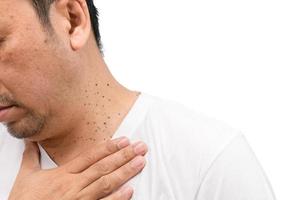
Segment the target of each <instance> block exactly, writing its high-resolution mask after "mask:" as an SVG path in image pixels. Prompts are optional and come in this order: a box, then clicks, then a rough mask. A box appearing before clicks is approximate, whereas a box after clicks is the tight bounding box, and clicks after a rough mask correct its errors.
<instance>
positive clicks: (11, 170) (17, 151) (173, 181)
mask: <svg viewBox="0 0 300 200" xmlns="http://www.w3.org/2000/svg"><path fill="white" fill-rule="evenodd" d="M0 132H1V133H0V199H1V200H4V199H7V197H8V194H9V191H10V189H11V187H12V185H13V182H14V179H15V177H16V175H17V172H18V170H19V167H20V162H21V158H22V153H23V150H24V144H23V142H22V141H21V140H18V139H15V138H13V137H11V136H10V135H9V134H8V133H6V130H5V129H4V127H3V126H2V127H1V126H0ZM120 136H127V137H128V138H130V139H131V141H137V140H142V141H144V142H145V143H147V145H148V148H149V151H148V153H147V155H146V160H147V165H146V167H145V168H144V170H143V171H142V172H141V173H140V174H139V175H137V176H136V177H134V178H133V179H132V180H130V181H129V182H128V183H127V184H129V185H131V186H132V187H133V188H134V196H133V198H132V199H134V200H274V199H275V197H274V194H273V191H272V188H271V186H270V184H269V182H268V179H267V178H266V176H265V173H264V171H263V169H262V168H261V166H260V164H259V162H258V160H257V158H256V156H255V154H254V153H253V151H252V149H251V148H250V147H249V145H248V143H247V140H246V139H245V136H244V135H243V134H242V133H241V132H240V131H239V130H235V129H233V128H231V127H230V126H228V125H227V124H225V123H223V122H222V121H218V120H216V119H214V118H209V117H207V116H205V115H203V114H201V113H196V112H194V111H192V110H190V109H189V108H186V107H185V106H183V105H181V104H179V103H177V102H174V101H170V100H165V99H162V98H158V97H154V96H152V95H149V94H145V93H142V94H141V95H140V96H139V97H138V99H137V101H136V102H135V104H134V105H133V107H132V109H131V110H130V111H129V113H128V114H127V116H126V117H125V119H124V120H123V122H122V123H121V125H120V126H119V128H118V129H117V131H116V132H115V134H114V138H116V137H120ZM40 149H41V158H42V159H41V162H42V168H43V169H46V168H54V167H56V164H55V163H54V162H53V161H52V160H51V159H50V157H49V156H48V155H47V153H46V152H45V151H44V150H43V149H42V147H40Z"/></svg>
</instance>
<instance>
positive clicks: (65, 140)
mask: <svg viewBox="0 0 300 200" xmlns="http://www.w3.org/2000/svg"><path fill="white" fill-rule="evenodd" d="M89 70H90V72H89V73H87V75H88V76H86V77H87V79H86V80H87V81H85V84H83V85H82V87H81V89H79V90H81V94H80V95H79V96H80V99H78V102H80V104H79V103H78V104H77V105H81V107H80V108H79V109H80V113H81V114H80V115H81V116H80V118H79V119H77V120H76V121H75V123H74V122H72V125H71V126H72V128H71V129H67V130H69V131H68V133H64V134H60V135H59V136H58V137H55V138H50V139H47V140H43V141H41V142H40V144H41V145H42V146H43V148H44V149H45V150H46V151H47V153H48V154H49V156H50V157H51V159H52V160H53V161H54V162H55V163H56V164H58V165H61V164H64V163H66V162H68V161H70V160H72V159H73V158H74V157H76V156H77V155H78V154H79V153H81V152H82V151H84V150H86V149H88V148H93V146H96V145H100V144H101V143H103V142H104V141H105V140H109V139H110V138H111V137H112V136H113V135H114V133H115V131H116V130H117V129H118V127H119V125H120V124H121V122H122V121H123V119H124V118H125V116H126V115H127V113H128V112H129V110H130V109H131V107H132V106H133V104H134V103H135V101H136V99H137V98H138V96H139V94H140V92H136V91H130V90H128V89H126V88H125V87H123V86H122V85H120V84H119V83H118V82H117V81H116V80H115V79H114V78H113V77H112V75H111V74H110V73H109V71H108V69H107V67H106V66H105V64H104V62H103V63H102V66H100V67H99V63H98V66H97V67H96V68H94V69H93V70H91V68H90V69H89ZM91 72H92V73H91ZM77 110H78V108H77ZM74 124H75V125H74ZM70 130H71V131H70Z"/></svg>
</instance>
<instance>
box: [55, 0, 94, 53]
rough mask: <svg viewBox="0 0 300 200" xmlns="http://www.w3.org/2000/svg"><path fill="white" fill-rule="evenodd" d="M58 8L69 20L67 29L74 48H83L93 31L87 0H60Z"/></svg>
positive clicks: (57, 3)
mask: <svg viewBox="0 0 300 200" xmlns="http://www.w3.org/2000/svg"><path fill="white" fill-rule="evenodd" d="M56 6H57V9H58V10H60V11H63V12H61V13H63V15H64V16H65V18H66V20H67V26H66V29H67V31H68V34H69V39H70V45H71V47H72V49H73V50H75V51H76V50H78V49H80V48H82V47H83V46H84V45H85V44H86V43H87V41H88V39H89V36H90V33H91V21H90V14H89V10H88V6H87V4H86V0H58V1H56Z"/></svg>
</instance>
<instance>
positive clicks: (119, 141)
mask: <svg viewBox="0 0 300 200" xmlns="http://www.w3.org/2000/svg"><path fill="white" fill-rule="evenodd" d="M116 142H117V146H118V148H119V149H122V148H124V147H127V146H128V145H129V144H130V142H129V140H128V138H126V137H122V138H118V139H117V140H116Z"/></svg>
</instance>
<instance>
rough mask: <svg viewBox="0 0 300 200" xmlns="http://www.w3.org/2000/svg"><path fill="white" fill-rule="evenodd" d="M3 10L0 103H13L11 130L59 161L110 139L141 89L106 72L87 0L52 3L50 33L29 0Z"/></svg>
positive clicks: (9, 0) (10, 1)
mask: <svg viewBox="0 0 300 200" xmlns="http://www.w3.org/2000/svg"><path fill="white" fill-rule="evenodd" d="M0 13H5V15H0V104H1V103H8V104H16V105H17V106H15V107H14V108H13V109H12V110H11V111H10V112H11V116H12V117H11V119H8V120H7V121H6V122H5V125H6V126H7V127H8V131H9V132H10V134H11V135H13V136H15V137H18V138H25V139H26V140H27V141H32V142H39V143H40V144H41V145H42V146H43V147H44V148H45V150H46V151H47V152H48V154H49V156H50V157H51V158H52V159H53V160H54V162H56V163H57V164H58V165H63V164H65V163H67V162H69V161H71V160H72V159H74V158H75V157H76V156H77V155H79V154H80V153H81V152H82V151H83V150H85V149H88V148H93V147H96V146H97V145H99V144H101V142H103V141H106V140H109V139H110V138H111V137H112V136H113V134H114V132H115V131H116V129H117V128H118V126H119V125H120V123H121V122H122V120H123V119H124V117H125V116H126V114H127V113H128V111H129V110H130V108H131V107H132V105H133V104H134V102H135V101H136V99H137V98H138V95H139V94H140V93H139V92H137V91H131V90H129V89H127V88H125V87H124V86H122V85H121V84H120V83H118V82H117V81H116V80H115V79H114V77H113V76H112V74H111V73H110V71H109V70H108V67H107V66H106V64H105V62H104V60H103V58H102V56H101V54H100V53H99V50H98V48H97V45H96V42H95V39H94V36H93V33H92V31H91V25H90V18H89V13H88V8H87V5H86V3H85V1H84V0H57V1H56V2H55V3H53V4H52V6H51V9H50V21H51V24H52V27H53V30H52V31H50V30H47V29H45V27H43V26H41V24H40V21H39V19H38V18H37V16H36V13H35V11H34V9H33V7H32V5H31V2H30V0H22V1H20V0H1V1H0ZM79 141H80V144H79Z"/></svg>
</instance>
